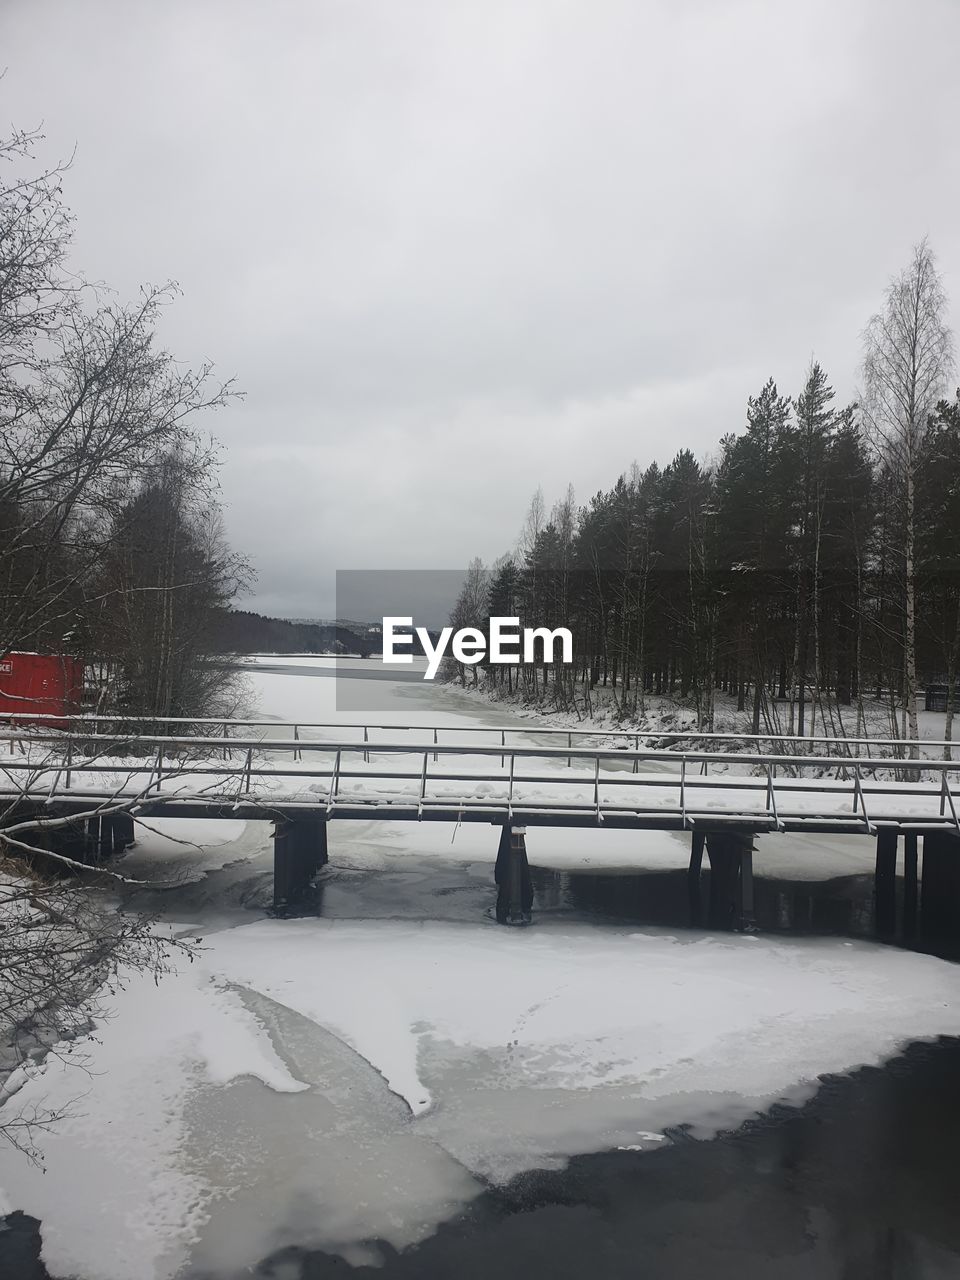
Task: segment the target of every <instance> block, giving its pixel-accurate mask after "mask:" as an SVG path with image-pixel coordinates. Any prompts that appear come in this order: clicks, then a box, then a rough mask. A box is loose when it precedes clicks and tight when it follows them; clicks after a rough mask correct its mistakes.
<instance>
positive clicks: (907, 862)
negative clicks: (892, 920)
mask: <svg viewBox="0 0 960 1280" xmlns="http://www.w3.org/2000/svg"><path fill="white" fill-rule="evenodd" d="M918 868H919V859H918V858H917V834H916V832H915V831H914V832H909V831H908V832H907V834H906V835H905V836H904V837H903V936H904V940H905V941H910V940H911V939H913V938H915V937H916V936H917V924H918V921H917V904H918V902H919V894H918V884H919V877H918V874H917V873H918Z"/></svg>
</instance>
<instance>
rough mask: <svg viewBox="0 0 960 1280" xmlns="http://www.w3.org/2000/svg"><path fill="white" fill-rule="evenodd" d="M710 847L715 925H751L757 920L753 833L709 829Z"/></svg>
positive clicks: (711, 911) (711, 916)
mask: <svg viewBox="0 0 960 1280" xmlns="http://www.w3.org/2000/svg"><path fill="white" fill-rule="evenodd" d="M706 848H707V857H708V858H709V860H710V898H709V908H708V919H709V923H710V926H711V928H714V929H748V928H750V926H751V925H752V924H753V833H752V832H749V831H729V830H726V831H708V832H707V833H706ZM701 857H702V853H701ZM691 872H692V861H691Z"/></svg>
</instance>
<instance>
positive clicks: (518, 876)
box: [493, 823, 533, 924]
mask: <svg viewBox="0 0 960 1280" xmlns="http://www.w3.org/2000/svg"><path fill="white" fill-rule="evenodd" d="M526 834H527V833H526V828H525V827H513V826H511V825H510V824H509V823H506V824H504V826H502V827H501V828H500V846H499V848H498V850H497V865H496V868H495V870H494V877H493V878H494V880H495V882H496V885H497V923H498V924H529V923H530V919H531V916H532V912H533V881H532V879H531V878H530V865H529V863H528V862H527V844H526Z"/></svg>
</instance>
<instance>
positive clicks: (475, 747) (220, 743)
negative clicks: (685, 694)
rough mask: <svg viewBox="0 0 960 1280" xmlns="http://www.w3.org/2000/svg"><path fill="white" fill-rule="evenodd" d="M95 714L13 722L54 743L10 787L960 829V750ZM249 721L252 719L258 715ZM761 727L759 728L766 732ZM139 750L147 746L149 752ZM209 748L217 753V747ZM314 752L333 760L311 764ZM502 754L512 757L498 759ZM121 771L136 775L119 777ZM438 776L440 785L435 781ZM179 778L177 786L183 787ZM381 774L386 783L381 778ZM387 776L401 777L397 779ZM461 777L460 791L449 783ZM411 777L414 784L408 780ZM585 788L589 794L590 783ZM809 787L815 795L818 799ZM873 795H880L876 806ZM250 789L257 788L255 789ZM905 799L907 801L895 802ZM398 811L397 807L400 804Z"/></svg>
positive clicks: (14, 760)
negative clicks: (251, 730)
mask: <svg viewBox="0 0 960 1280" xmlns="http://www.w3.org/2000/svg"><path fill="white" fill-rule="evenodd" d="M100 719H103V718H102V717H101V718H100ZM89 723H90V721H89V720H87V721H85V722H84V724H82V725H77V726H75V729H74V731H73V732H72V733H64V732H56V731H53V730H52V729H48V730H44V731H37V730H31V731H29V732H26V733H24V732H23V731H22V730H19V729H12V730H10V731H9V732H10V733H11V734H12V735H15V737H16V739H17V740H19V742H20V744H21V747H25V748H30V747H40V748H42V749H43V750H42V751H41V753H40V755H35V754H33V753H31V752H30V751H29V750H27V751H24V750H21V754H20V756H18V757H11V758H10V759H9V760H5V761H4V763H3V764H2V765H0V778H2V777H3V776H5V777H6V779H7V781H8V783H9V787H10V789H7V790H6V791H5V794H6V796H7V797H12V796H20V797H29V798H32V799H41V798H42V799H43V801H44V803H47V804H49V803H52V802H53V801H54V800H55V799H56V798H57V797H58V796H64V795H71V796H74V797H76V796H78V795H82V796H84V797H86V796H88V795H89V796H93V795H95V794H99V793H98V792H92V791H91V790H90V787H91V785H92V783H93V782H94V781H95V780H96V779H97V778H98V777H99V776H101V775H112V777H111V784H110V788H109V789H108V788H104V791H105V792H106V791H107V790H109V791H110V793H111V794H112V796H113V797H117V796H118V795H121V794H122V795H124V796H135V797H136V798H137V799H138V800H144V799H149V800H153V801H160V800H165V801H167V802H181V801H184V800H191V801H193V802H195V803H203V804H207V805H217V804H221V805H222V804H230V803H233V804H234V805H237V804H239V803H240V802H241V799H243V801H244V802H245V803H247V802H249V803H255V802H259V803H260V804H261V805H262V806H265V807H270V806H275V805H278V804H286V803H295V804H298V805H300V804H303V803H310V804H312V805H313V806H314V807H316V808H319V809H326V811H327V814H328V816H334V815H335V813H336V812H340V813H343V812H344V811H345V810H349V811H350V813H351V814H352V815H353V814H354V810H358V809H360V810H362V809H363V807H364V806H367V807H368V808H369V807H370V806H373V807H374V809H376V810H378V811H383V810H385V809H386V808H389V806H390V805H393V806H396V805H397V804H398V803H400V804H401V805H406V807H407V808H408V809H409V808H410V807H411V806H412V808H413V810H415V814H414V816H417V817H422V816H424V814H427V815H428V816H429V815H430V814H433V815H436V814H439V813H445V814H450V813H455V812H456V811H461V812H466V811H472V812H473V813H475V814H476V813H480V814H488V813H503V812H506V814H507V815H508V816H510V815H511V814H512V812H513V811H514V809H515V808H518V809H522V810H523V811H524V812H539V813H540V814H541V815H543V814H547V813H552V814H564V813H565V814H567V815H568V816H569V815H570V814H576V815H578V816H579V818H581V819H582V817H583V815H585V814H587V815H590V814H592V815H594V816H595V818H596V821H597V822H598V823H599V822H603V821H604V820H605V818H610V819H613V818H614V817H619V818H624V817H629V816H630V815H633V817H634V818H636V819H640V818H641V817H643V815H644V814H646V815H647V816H648V817H649V815H650V814H651V813H654V812H656V813H659V814H661V815H668V816H670V815H672V816H674V817H679V819H680V821H681V823H682V826H683V827H684V828H686V827H687V826H689V825H691V824H693V823H695V822H696V821H698V820H702V815H701V818H700V819H698V818H697V814H696V810H695V808H694V802H695V801H696V800H697V798H698V797H699V798H701V799H706V800H708V801H709V805H708V807H710V806H712V812H713V813H714V815H715V816H719V817H723V818H725V819H729V818H730V817H733V816H739V817H740V818H742V820H743V821H744V822H755V821H760V822H762V823H765V824H766V825H767V826H769V827H770V828H772V829H779V830H783V829H785V828H786V826H789V824H790V823H794V824H800V825H802V824H803V823H808V822H809V821H810V820H811V819H812V818H815V819H817V820H829V821H832V822H834V823H835V824H836V829H851V827H853V828H856V829H858V830H865V831H872V830H874V829H875V826H876V824H877V823H883V822H888V821H889V822H894V823H896V822H903V821H907V820H911V821H919V820H921V819H923V820H924V821H928V820H934V821H936V820H937V819H939V825H944V824H946V825H950V826H953V827H954V828H955V829H956V830H957V831H958V832H960V822H958V819H957V812H956V805H955V796H954V792H953V790H952V788H951V786H950V782H949V775H950V774H951V773H957V772H960V762H954V761H941V760H924V761H922V762H917V763H916V764H915V763H914V762H903V761H896V762H894V761H891V759H890V757H884V756H877V757H874V756H867V757H860V758H857V759H853V760H850V759H848V758H838V757H837V756H831V755H826V756H811V755H783V754H781V753H779V752H774V753H770V752H765V753H764V752H756V751H753V752H743V753H741V754H738V755H737V756H735V757H731V755H730V753H729V752H721V751H686V752H682V753H679V754H678V753H677V752H676V751H669V750H660V751H656V750H653V751H648V750H644V751H640V752H635V751H627V752H626V753H625V752H624V750H623V749H622V748H610V747H599V748H598V747H589V746H585V745H578V746H554V745H550V746H542V745H535V744H530V745H519V746H516V745H514V746H507V747H504V746H503V745H502V744H499V743H496V744H490V743H479V742H471V743H457V744H453V743H440V742H430V743H427V744H423V743H413V742H410V741H409V740H407V741H405V742H398V741H394V742H383V743H376V744H371V743H369V742H363V741H361V742H356V741H347V740H344V739H337V740H335V741H325V740H316V739H303V738H300V737H299V736H295V737H292V738H270V739H264V738H231V739H229V745H228V746H227V745H226V744H225V743H224V740H223V739H222V737H220V736H219V735H212V736H207V737H201V736H199V735H196V734H180V735H173V734H158V733H153V734H132V735H131V734H125V735H111V734H100V733H96V732H85V731H84V725H85V724H89ZM208 723H213V724H219V723H222V722H219V721H209V722H208ZM240 723H242V724H246V725H249V724H250V723H251V722H249V721H243V722H240ZM747 740H748V741H754V739H753V737H752V735H751V736H749V737H748V739H747ZM147 748H149V751H148V750H146V749H147ZM224 751H226V752H227V756H228V758H227V759H226V760H217V761H216V762H215V761H214V759H212V758H211V757H219V756H221V755H222V753H223V752H224ZM137 752H139V753H140V756H139V758H137V754H136V753H137ZM204 752H207V753H208V754H207V755H206V756H205V755H204ZM234 753H237V755H238V756H239V758H238V759H237V760H234V758H233V756H234ZM131 755H133V757H134V758H133V759H131ZM283 756H291V757H292V764H293V765H294V766H298V767H282V766H283V764H284V761H283V760H282V759H278V758H277V757H283ZM305 756H306V757H309V758H311V761H312V762H313V763H314V764H322V765H323V767H309V766H307V767H305V766H304V757H305ZM391 756H400V757H403V756H407V757H409V756H413V757H415V758H416V761H417V767H415V768H412V769H411V768H402V767H393V766H389V767H388V766H387V765H386V764H385V762H384V759H383V758H385V757H386V758H389V757H391ZM318 757H319V758H320V760H318V759H317V758H318ZM324 757H325V758H326V759H325V760H324V759H323V758H324ZM350 757H353V758H354V759H355V760H356V765H360V764H361V763H363V764H364V765H366V766H367V767H356V766H355V767H353V768H349V767H345V765H346V764H349V762H350ZM372 757H379V758H380V759H379V761H378V765H379V767H375V768H371V767H369V765H370V761H371V758H372ZM431 759H432V760H433V761H434V763H439V762H440V761H441V760H442V761H443V767H442V768H441V769H436V770H434V772H433V774H432V775H431V773H430V761H431ZM470 759H473V760H475V761H476V760H482V761H483V762H484V764H483V766H482V771H480V772H478V771H476V770H474V771H471V772H463V771H455V770H450V769H449V768H448V767H447V766H448V765H449V764H451V763H452V764H454V765H455V764H456V762H458V761H466V760H470ZM497 759H499V770H497V769H496V768H495V767H494V764H493V762H494V761H495V760H497ZM533 760H539V761H541V762H544V761H550V762H554V763H562V764H566V765H574V764H579V765H587V766H588V768H587V769H586V770H584V769H577V770H575V771H572V772H570V773H568V772H566V770H562V771H559V772H553V773H543V772H536V773H531V772H527V771H525V766H526V765H527V764H528V763H529V762H530V761H533ZM626 761H630V762H631V763H632V765H633V768H634V772H632V773H630V774H627V773H626V771H625V770H624V769H623V765H624V763H625V762H626ZM711 763H713V764H722V765H724V766H726V767H728V768H729V766H730V765H731V764H738V765H743V766H746V767H748V768H750V769H751V770H753V771H754V772H753V773H752V774H722V775H719V776H718V775H716V774H715V775H714V776H712V777H707V776H706V774H707V772H708V768H709V765H710V764H711ZM641 764H645V765H654V766H656V765H667V766H674V768H673V769H670V770H669V771H667V772H664V771H661V772H659V773H657V772H653V773H650V772H647V773H645V774H640V772H639V766H640V765H641ZM677 764H679V766H680V767H679V776H678V774H677V772H676V770H675V766H677ZM919 764H922V768H923V770H924V771H925V772H927V773H928V774H932V775H933V777H934V779H937V776H938V775H939V782H937V781H936V780H935V781H934V782H932V783H931V782H927V781H923V780H922V779H920V778H919V777H917V778H911V779H909V780H908V779H906V778H904V777H903V776H901V777H900V778H895V779H894V780H893V781H886V780H881V779H880V778H879V777H877V776H876V774H877V772H878V771H881V772H885V773H887V774H890V773H900V774H901V775H904V774H908V773H916V772H917V767H918V765H919ZM278 766H281V767H278ZM692 768H699V771H700V776H691V769H692ZM785 769H787V770H789V769H794V770H795V771H796V776H794V777H783V774H782V772H781V773H780V774H779V776H778V770H780V771H782V770H785ZM818 769H819V770H821V771H831V770H833V771H835V773H836V777H835V778H834V779H832V780H830V779H824V778H822V777H821V778H811V777H809V776H806V775H808V774H809V773H810V771H813V770H818ZM870 773H873V774H874V778H873V781H872V782H871V780H870V778H869V777H868V776H867V775H868V774H870ZM121 775H123V780H122V781H118V779H119V778H120V777H121ZM199 778H203V779H205V785H204V786H203V787H201V788H200V790H199V791H198V790H196V789H194V790H190V791H187V792H185V791H184V790H183V785H184V783H185V782H186V781H187V780H194V779H199ZM280 781H282V782H283V783H284V789H283V790H278V789H277V788H276V784H277V783H278V782H280ZM356 782H362V783H363V785H364V787H365V790H360V791H355V792H354V794H345V793H344V786H345V784H349V783H356ZM428 782H429V783H430V784H431V785H432V788H433V790H432V791H431V792H430V793H429V794H428ZM317 783H322V784H323V785H322V787H321V788H320V792H319V793H318V794H317V795H314V796H310V795H309V794H307V795H306V796H305V795H304V788H307V791H308V793H309V791H310V789H312V790H314V791H316V789H317V786H316V784H317ZM411 783H412V784H416V786H415V788H413V789H411V790H406V791H405V790H403V788H404V787H405V786H406V785H407V784H411ZM174 784H176V786H177V788H178V789H177V790H173V789H172V788H173V785H174ZM371 784H374V785H373V787H372V790H371ZM380 784H388V785H387V787H386V790H385V789H384V787H382V786H381V785H380ZM463 784H469V785H472V786H473V788H474V792H473V794H471V793H470V792H469V791H467V792H465V791H464V790H463ZM481 784H482V785H483V786H485V787H488V788H489V787H491V786H494V787H495V786H496V785H497V784H500V787H501V791H502V794H500V795H494V794H493V793H492V792H488V793H487V794H484V795H478V794H477V789H478V787H479V786H480V785H481ZM451 786H452V787H453V788H454V791H453V792H450V790H449V789H450V788H451ZM398 787H400V788H401V791H400V792H397V790H396V789H397V788H398ZM441 787H442V788H447V790H446V792H441V793H438V792H437V788H441ZM530 787H535V788H548V789H551V790H553V791H555V789H556V788H558V787H559V788H560V789H561V794H562V795H564V799H563V800H559V801H558V800H557V799H555V798H549V799H548V798H544V797H542V796H538V795H534V796H527V797H522V798H521V797H520V796H519V795H518V788H521V789H522V788H527V789H529V788H530ZM624 787H629V788H632V789H633V790H632V792H631V793H630V795H631V799H630V802H629V803H626V804H619V803H616V804H615V803H611V802H610V801H609V800H604V797H603V795H602V791H604V792H605V791H607V789H608V788H624ZM578 788H579V789H580V794H577V793H576V792H577V789H578ZM0 789H2V788H0ZM751 792H752V793H754V794H755V795H756V796H757V797H758V805H760V806H761V807H759V808H756V807H755V808H746V807H744V805H743V804H742V802H741V801H740V799H738V797H741V796H742V795H743V793H751ZM621 794H622V793H621ZM324 795H325V797H326V798H325V799H324V798H323V796H324ZM805 796H807V797H812V799H811V800H810V801H809V802H808V801H807V800H805V799H804V797H805ZM867 796H870V797H871V804H870V806H869V807H868V804H867ZM251 797H252V798H251ZM641 797H645V798H647V799H648V800H649V799H653V800H655V801H656V804H655V806H654V808H653V809H650V808H646V809H645V808H643V807H642V804H641V803H640V802H641ZM872 797H883V802H885V803H886V806H887V807H886V808H883V809H881V810H880V811H877V812H872V811H871V810H872V809H873V799H872ZM247 798H251V799H250V800H249V801H248V800H247ZM906 798H909V803H906V802H905V800H906ZM838 800H839V801H841V802H843V801H844V800H845V802H846V803H848V804H849V805H850V808H849V809H848V810H847V814H848V815H849V816H848V817H846V818H844V817H843V815H842V814H841V813H839V812H838V811H837V810H836V808H834V809H832V810H830V812H829V815H828V817H827V818H824V814H825V813H826V812H827V809H828V808H829V804H830V803H833V804H834V805H835V804H836V802H837V801H838ZM891 801H893V802H894V804H893V807H892V808H891V807H890V805H891ZM901 801H903V802H902V803H901ZM921 802H922V803H921ZM918 803H920V804H921V811H920V812H919V813H918V812H917V810H916V805H917V804H918ZM911 805H912V806H913V808H912V809H911ZM931 805H932V806H933V807H931ZM811 806H812V807H811ZM818 806H819V808H818ZM948 807H949V817H948V816H947V809H948ZM391 812H394V813H396V807H394V809H393V810H391ZM818 815H819V816H818ZM354 816H355V815H354ZM380 816H383V812H380ZM401 816H409V815H408V814H406V813H405V814H403V815H401Z"/></svg>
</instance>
